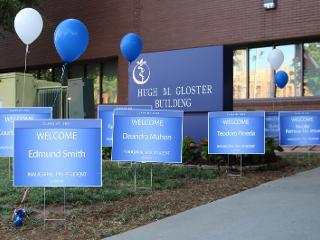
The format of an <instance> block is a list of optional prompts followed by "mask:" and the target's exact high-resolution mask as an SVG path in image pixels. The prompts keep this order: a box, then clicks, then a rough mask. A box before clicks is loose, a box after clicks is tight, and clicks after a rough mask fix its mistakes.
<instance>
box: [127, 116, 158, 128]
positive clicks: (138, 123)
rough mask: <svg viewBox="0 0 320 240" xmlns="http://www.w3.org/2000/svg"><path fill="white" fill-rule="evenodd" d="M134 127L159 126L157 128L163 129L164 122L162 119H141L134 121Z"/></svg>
mask: <svg viewBox="0 0 320 240" xmlns="http://www.w3.org/2000/svg"><path fill="white" fill-rule="evenodd" d="M131 122H132V125H133V126H157V127H163V126H164V122H163V120H161V119H141V118H136V119H133V120H132V121H131Z"/></svg>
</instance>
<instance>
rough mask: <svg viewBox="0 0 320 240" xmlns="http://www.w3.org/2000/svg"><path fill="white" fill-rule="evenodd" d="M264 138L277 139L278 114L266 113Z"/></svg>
mask: <svg viewBox="0 0 320 240" xmlns="http://www.w3.org/2000/svg"><path fill="white" fill-rule="evenodd" d="M265 125H266V137H270V138H273V139H275V140H277V139H279V113H278V112H266V123H265Z"/></svg>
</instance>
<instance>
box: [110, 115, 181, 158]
mask: <svg viewBox="0 0 320 240" xmlns="http://www.w3.org/2000/svg"><path fill="white" fill-rule="evenodd" d="M182 129H183V112H182V111H156V110H131V111H127V110H115V111H114V129H113V148H112V160H114V161H133V162H164V163H181V162H182V139H183V136H182V135H183V130H182Z"/></svg>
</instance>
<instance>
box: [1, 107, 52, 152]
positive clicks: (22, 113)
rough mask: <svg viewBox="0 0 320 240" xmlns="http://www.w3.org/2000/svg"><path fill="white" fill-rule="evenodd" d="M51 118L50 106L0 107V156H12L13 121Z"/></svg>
mask: <svg viewBox="0 0 320 240" xmlns="http://www.w3.org/2000/svg"><path fill="white" fill-rule="evenodd" d="M51 118H52V108H51V107H39V108H38V107H27V108H26V107H18V108H0V157H13V139H14V132H13V124H14V121H16V120H34V119H51Z"/></svg>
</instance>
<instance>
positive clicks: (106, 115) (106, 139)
mask: <svg viewBox="0 0 320 240" xmlns="http://www.w3.org/2000/svg"><path fill="white" fill-rule="evenodd" d="M116 109H118V110H133V109H149V110H150V109H152V106H151V105H99V106H98V118H100V119H101V120H102V146H103V147H112V132H113V111H114V110H116Z"/></svg>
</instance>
